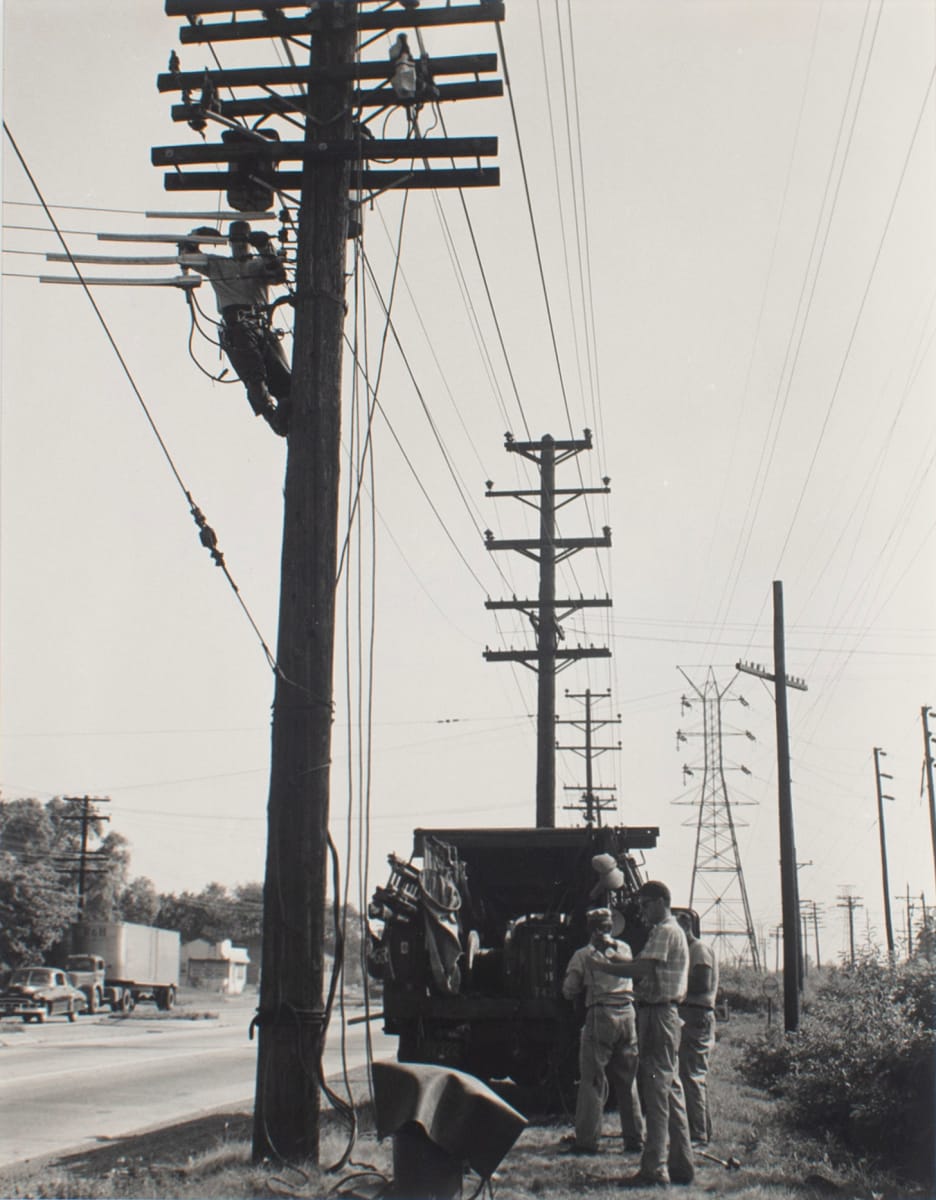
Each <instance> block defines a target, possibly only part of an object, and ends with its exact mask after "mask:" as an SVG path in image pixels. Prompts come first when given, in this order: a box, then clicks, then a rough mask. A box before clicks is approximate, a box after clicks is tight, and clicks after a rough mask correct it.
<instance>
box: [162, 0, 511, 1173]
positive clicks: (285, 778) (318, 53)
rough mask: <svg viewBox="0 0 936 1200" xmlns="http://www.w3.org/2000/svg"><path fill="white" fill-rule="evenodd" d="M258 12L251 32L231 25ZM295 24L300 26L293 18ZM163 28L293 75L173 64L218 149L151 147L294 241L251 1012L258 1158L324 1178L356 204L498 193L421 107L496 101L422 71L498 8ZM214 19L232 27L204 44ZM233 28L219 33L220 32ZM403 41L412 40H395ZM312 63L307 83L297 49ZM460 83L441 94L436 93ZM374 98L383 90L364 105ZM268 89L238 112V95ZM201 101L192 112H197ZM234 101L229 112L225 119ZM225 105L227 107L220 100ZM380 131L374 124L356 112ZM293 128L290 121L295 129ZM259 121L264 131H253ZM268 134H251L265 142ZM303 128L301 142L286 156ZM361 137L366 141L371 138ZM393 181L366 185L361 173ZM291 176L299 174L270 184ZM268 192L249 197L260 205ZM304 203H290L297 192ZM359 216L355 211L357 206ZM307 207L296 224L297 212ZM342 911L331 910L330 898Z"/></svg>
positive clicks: (356, 9) (240, 4) (190, 1)
mask: <svg viewBox="0 0 936 1200" xmlns="http://www.w3.org/2000/svg"><path fill="white" fill-rule="evenodd" d="M256 10H259V11H260V13H261V15H262V19H261V20H250V19H246V20H240V19H238V18H239V16H240V15H241V14H243V13H245V12H250V11H256ZM288 10H303V11H302V12H301V14H300V15H299V16H297V17H290V16H287V15H286V14H287V11H288ZM166 12H167V14H168V15H170V16H181V17H185V18H187V19H188V22H189V23H188V25H187V26H185V27H183V28H182V29H181V31H180V41H181V43H182V44H183V45H192V44H202V43H211V42H216V41H249V40H259V41H265V40H267V39H269V38H271V37H272V38H276V39H281V40H282V44H283V45H284V46H285V47H286V52H287V56H288V57H289V59H290V65H289V66H286V67H283V66H266V67H260V68H237V69H234V70H217V71H205V70H204V69H201V70H198V71H190V72H184V71H181V70H180V69H179V64H178V61H177V56H175V55H174V56H173V60H174V61H173V62H171V64H170V70H169V72H168V73H167V74H164V75H160V76H159V78H158V80H157V85H158V87H159V90H160V91H163V92H181V94H182V103H181V104H180V105H176V106H174V108H173V111H172V115H173V118H174V119H175V120H177V121H186V122H189V123H190V124H191V125H192V127H193V128H194V129H196V130H198V131H200V132H203V131H204V130H205V129H206V128H207V127H209V125H210V126H212V127H213V126H214V125H221V126H222V127H223V129H224V131H225V134H227V135H228V136H227V137H225V136H224V135H222V140H221V142H220V143H218V142H215V143H211V142H208V141H204V140H203V141H202V142H201V143H196V144H188V145H185V146H169V147H156V148H154V149H153V151H152V161H153V163H154V164H155V165H156V166H167V167H170V168H171V169H170V172H169V173H168V174H167V175H166V177H165V186H166V189H167V191H172V192H182V191H208V192H216V191H217V190H218V189H222V190H224V189H227V196H228V202H229V203H230V204H231V205H232V207H234V208H237V209H240V210H244V209H245V203H246V202H245V201H244V200H242V199H240V198H239V196H238V194H237V189H238V188H241V189H243V185H244V182H245V180H246V181H247V182H248V183H249V184H250V185H251V189H252V190H251V199H252V201H253V198H254V197H255V196H256V195H257V194H258V192H259V194H260V195H261V196H262V195H263V192H264V189H266V190H267V191H268V194H269V198H268V199H266V200H264V201H263V203H261V204H259V205H257V204H255V203H252V204H251V207H260V208H264V207H265V208H267V209H269V208H271V207H272V206H273V198H274V195H275V196H276V197H277V198H278V199H279V201H280V203H281V204H282V205H283V212H284V214H285V216H284V218H283V220H284V229H283V231H282V235H281V240H282V241H283V242H284V243H285V242H286V241H287V240H288V238H289V237H291V236H292V233H291V231H292V229H293V228H294V226H295V225H296V224H297V225H298V241H297V245H296V279H295V291H294V294H293V296H292V303H293V306H294V311H295V320H294V330H293V363H292V386H291V395H290V399H291V409H292V411H291V418H290V430H289V438H288V443H287V461H286V479H285V487H284V518H283V544H282V557H281V583H280V609H279V636H278V643H277V659H276V664H275V667H276V683H275V694H274V703H273V729H272V754H271V768H270V790H269V803H268V829H267V860H266V878H265V883H264V916H263V958H262V978H261V991H260V1004H259V1009H258V1012H257V1014H256V1017H255V1018H254V1022H253V1025H255V1026H256V1027H257V1030H258V1054H257V1076H256V1099H255V1105H254V1130H253V1156H254V1159H255V1160H260V1159H264V1158H275V1159H277V1160H278V1161H286V1162H297V1161H302V1160H305V1159H312V1160H314V1161H317V1160H318V1155H319V1115H320V1073H321V1055H322V1050H323V1043H324V1037H325V1031H326V1025H327V1020H328V1012H327V1009H326V1005H325V1001H324V979H323V975H324V934H325V928H324V922H325V893H326V860H327V855H328V853H329V833H328V810H329V791H330V762H331V726H332V720H333V705H332V697H333V681H332V667H333V656H334V632H335V577H336V570H337V521H338V475H339V449H340V418H341V368H342V342H343V329H344V317H345V258H346V247H347V239H348V235H349V232H352V231H353V232H354V233H355V235H357V234H359V233H360V228H359V227H358V228H355V229H353V230H352V228H351V222H350V209H351V206H352V204H353V203H354V202H355V201H356V199H357V198H358V197H360V196H361V195H362V194H363V193H365V192H366V193H369V194H368V195H366V196H365V197H364V199H365V201H371V200H374V199H376V197H377V196H378V195H379V194H380V193H381V192H383V191H385V190H387V189H389V188H436V187H446V186H450V187H477V186H492V185H496V184H497V183H498V182H499V175H498V172H497V170H496V168H489V167H482V166H481V162H480V159H481V158H482V157H485V156H490V155H492V154H495V153H496V151H497V139H496V138H445V137H433V138H427V137H422V136H418V134H419V130H418V124H417V117H418V112H419V108H420V106H421V105H423V104H425V103H429V102H432V103H442V102H445V101H449V100H455V99H463V98H470V97H473V96H481V95H499V94H501V92H502V84H501V83H500V82H499V81H498V82H497V83H495V84H491V83H487V84H483V83H482V82H481V81H480V79H479V75H480V74H483V73H490V72H493V71H494V70H496V66H497V59H496V55H471V56H459V57H450V58H437V59H430V58H429V56H428V54H426V53H424V50H423V47H422V39H421V36H420V29H421V28H422V27H430V26H440V25H445V24H460V23H470V22H478V21H500V20H503V18H504V7H503V4H502V3H488V2H485V3H482V4H465V5H456V6H455V7H451V6H449V7H446V8H444V9H440V8H432V9H425V10H423V9H419V8H418V7H417V6H413V5H409V4H407V5H405V6H401V8H400V9H399V10H397V9H391V8H390V7H389V6H386V5H380V6H377V5H375V4H372V3H370V2H369V0H368V2H364V0H353V2H352V0H320V2H319V3H316V4H312V5H310V4H309V2H308V0H276V3H275V4H273V3H267V2H266V0H262V2H261V0H166ZM205 14H222V15H224V19H223V20H222V21H220V22H217V23H209V24H205V22H204V21H203V20H202V19H200V18H201V17H203V16H204V15H205ZM227 14H230V17H227V16H226V15H227ZM411 27H412V28H415V29H416V31H417V37H418V38H419V41H420V47H421V52H420V55H419V61H418V62H417V63H414V62H412V61H409V64H408V65H409V67H410V68H411V69H410V70H409V71H408V79H407V88H406V89H405V93H406V94H405V95H404V89H403V88H402V86H399V85H400V84H401V82H402V81H401V80H398V79H397V78H396V64H395V63H394V61H393V60H391V59H390V58H388V57H387V56H384V57H383V58H381V59H379V60H378V59H370V60H368V59H366V58H365V57H364V56H363V55H362V54H360V53H359V46H358V34H359V33H364V34H365V35H366V36H365V38H364V39H362V46H361V47H360V49H363V48H364V47H366V46H368V45H370V44H371V43H372V42H373V41H374V40H375V38H377V37H380V35H382V34H387V33H390V32H391V31H395V30H398V29H403V28H411ZM404 40H405V39H404ZM294 45H299V46H305V45H308V46H309V59H308V64H307V65H297V64H296V63H295V62H294V60H293V53H292V48H291V47H292V46H294ZM460 74H461V75H466V76H467V77H468V78H467V79H466V80H465V81H462V82H458V83H453V84H446V83H436V82H435V80H436V77H443V76H451V75H460ZM367 81H376V83H377V86H375V87H370V88H368V87H366V86H362V84H366V82H367ZM241 88H247V89H259V91H260V94H259V95H258V94H257V91H256V90H255V91H254V92H253V93H252V94H248V95H247V96H243V95H242V94H235V93H236V91H237V89H241ZM199 94H200V96H201V99H200V100H198V101H197V102H193V96H197V95H199ZM228 96H231V99H227V97H228ZM222 97H224V98H223V99H222ZM397 106H399V107H401V108H402V109H403V110H404V111H405V113H406V124H407V133H408V135H409V136H407V137H405V138H397V139H385V138H373V137H371V136H370V130H369V129H368V128H367V121H368V120H369V119H372V118H373V116H374V115H376V114H377V113H383V112H385V111H386V110H388V109H391V108H394V107H397ZM367 111H369V112H370V113H371V116H370V117H368V116H367V115H366V112H367ZM292 113H296V114H298V117H299V119H298V120H297V118H295V117H293V116H291V115H290V114H292ZM249 117H257V118H258V120H257V126H256V127H248V126H247V124H246V120H247V118H249ZM261 122H262V123H263V128H262V130H260V129H259V126H260V124H261ZM277 123H279V125H280V127H281V128H284V129H285V131H286V133H287V136H288V134H289V132H290V131H291V130H294V129H295V127H296V125H297V124H299V125H300V127H301V128H302V130H303V136H302V137H301V138H300V139H297V140H292V141H289V140H281V139H280V137H279V130H278V129H277V128H276V125H277ZM365 135H366V136H365ZM453 157H466V158H469V159H470V160H472V165H471V166H470V167H467V168H452V169H447V168H446V169H440V170H436V169H434V168H431V166H430V160H432V159H437V158H444V159H452V158H453ZM398 160H402V161H401V165H399V166H394V167H392V168H389V169H377V170H374V169H372V168H371V166H370V165H369V163H370V162H373V161H378V162H387V161H393V162H396V161H398ZM290 161H291V162H298V163H300V164H301V169H300V170H298V171H286V170H281V169H280V166H281V164H282V163H283V162H290ZM192 164H209V165H213V166H216V165H217V164H224V165H225V166H226V168H227V170H226V171H218V170H213V169H212V170H208V171H203V172H199V171H184V170H182V169H181V168H182V167H184V166H188V165H192ZM258 184H259V185H260V186H259V189H258V187H257V186H256V185H258ZM296 191H298V193H299V197H298V201H297V200H296V199H294V197H293V196H291V195H290V194H289V193H290V192H296ZM352 197H354V198H355V199H354V200H352ZM290 206H292V208H293V209H295V208H296V207H298V213H297V221H294V220H293V213H292V212H290V211H289V210H290ZM335 900H336V903H337V902H338V897H336V898H335Z"/></svg>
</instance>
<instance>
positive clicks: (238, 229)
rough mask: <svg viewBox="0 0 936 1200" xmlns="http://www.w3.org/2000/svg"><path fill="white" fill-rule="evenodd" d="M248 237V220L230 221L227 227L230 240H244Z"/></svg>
mask: <svg viewBox="0 0 936 1200" xmlns="http://www.w3.org/2000/svg"><path fill="white" fill-rule="evenodd" d="M248 237H250V222H249V221H232V222H231V226H230V228H229V229H228V238H229V239H230V240H231V241H232V242H235V241H240V242H246V241H247V239H248Z"/></svg>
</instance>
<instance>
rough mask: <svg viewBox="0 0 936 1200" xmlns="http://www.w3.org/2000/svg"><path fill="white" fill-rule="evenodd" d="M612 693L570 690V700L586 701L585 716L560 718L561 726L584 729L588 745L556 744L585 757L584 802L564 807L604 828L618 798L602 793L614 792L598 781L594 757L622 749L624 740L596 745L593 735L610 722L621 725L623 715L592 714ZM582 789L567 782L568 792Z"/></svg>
mask: <svg viewBox="0 0 936 1200" xmlns="http://www.w3.org/2000/svg"><path fill="white" fill-rule="evenodd" d="M610 696H611V693H610V692H599V693H598V694H597V696H596V694H595V693H594V692H593V691H592V690H591V688H586V689H585V691H584V692H583V693H575V692H570V691H566V698H567V699H569V700H584V702H585V719H584V720H575V719H572V718H568V717H567V718H564V719H563V720H559V719H557V720H556V724H557V725H572V726H573V727H574V728H575V729H580V730H581V731H582V732H583V733H584V735H585V745H584V746H560V745H559V743H558V742H557V743H556V749H557V750H571V751H572V752H573V753H575V754H580V755H581V756H582V757H583V758H584V759H585V790H584V791H583V792H582V802H581V803H580V804H566V805H564V806H563V807H564V808H565V809H566V810H567V811H569V812H580V813H584V814H585V824H586V825H594V826H596V827H600V825H601V814H602V813H603V812H607V811H608V810H609V809H612V808H614V806H615V803H616V801H615V799H614V797H613V796H599V795H598V793H599V792H613V791H614V788H613V787H600V786H599V785H597V784H596V783H595V780H594V771H593V769H592V765H593V763H594V760H595V759H596V758H598V757H599V756H600V755H602V754H605V753H606V752H607V751H608V750H620V748H621V743H620V742H618V743H617V744H616V745H614V746H600V745H596V744H595V741H594V738H593V736H592V735H593V734H594V733H595V731H596V730H598V729H604V727H605V726H606V725H620V723H621V714H620V713H618V715H617V716H616V717H603V718H596V717H594V716H593V715H592V701H593V700H595V699H598V700H607V699H609V698H610ZM581 790H582V789H581V788H578V787H575V786H574V785H573V784H567V785H566V787H565V791H567V792H578V791H581Z"/></svg>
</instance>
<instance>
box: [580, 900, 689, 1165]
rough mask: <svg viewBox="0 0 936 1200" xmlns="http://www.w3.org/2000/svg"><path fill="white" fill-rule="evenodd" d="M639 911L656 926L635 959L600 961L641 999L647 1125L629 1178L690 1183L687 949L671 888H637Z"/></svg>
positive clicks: (639, 1041) (639, 1039) (640, 1035)
mask: <svg viewBox="0 0 936 1200" xmlns="http://www.w3.org/2000/svg"><path fill="white" fill-rule="evenodd" d="M637 900H638V903H639V905H640V915H641V918H642V920H643V922H644V924H645V925H648V926H649V927H650V936H649V938H648V939H647V943H646V945H645V946H644V948H643V949H642V950H641V951H640V953H639V954H638V955H637V957H636V958H635V959H634V960H633V961H632V962H609V961H607V960H604V961H602V962H601V963H600V964H596V966H597V969H598V970H601V971H607V972H609V973H610V974H612V975H617V976H620V977H623V978H631V979H633V980H634V991H635V995H636V997H637V1044H638V1048H639V1053H640V1065H639V1068H638V1078H639V1081H640V1094H641V1098H642V1100H643V1108H644V1117H645V1119H646V1123H647V1134H646V1141H645V1143H644V1149H643V1154H642V1155H641V1159H640V1170H639V1171H638V1172H637V1174H636V1175H632V1176H631V1177H630V1178H629V1179H626V1180H625V1181H624V1182H625V1183H626V1184H628V1185H630V1186H633V1187H640V1186H646V1185H648V1184H659V1183H683V1184H688V1183H692V1181H693V1179H694V1178H695V1168H694V1167H693V1163H692V1146H691V1144H690V1140H689V1123H688V1121H687V1119H686V1104H685V1098H684V1096H683V1089H682V1084H681V1083H680V1079H679V1038H680V1030H681V1028H682V1022H681V1021H680V1018H679V1011H678V1007H677V1006H678V1005H679V1004H680V1003H681V1002H682V1001H683V999H684V998H685V995H686V984H687V981H688V977H689V947H688V945H687V944H686V935H685V934H684V933H683V931H682V930H681V929H680V927H679V925H678V924H677V923H676V920H675V918H674V917H673V915H672V913H671V912H670V904H671V897H670V890H669V888H668V887H667V886H666V884H665V883H660V882H659V881H657V880H650V881H649V882H647V883H645V884H644V885H643V886H642V887H641V889H640V891H639V892H638V893H637Z"/></svg>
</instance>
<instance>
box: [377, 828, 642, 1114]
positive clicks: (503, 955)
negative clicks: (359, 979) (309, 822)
mask: <svg viewBox="0 0 936 1200" xmlns="http://www.w3.org/2000/svg"><path fill="white" fill-rule="evenodd" d="M658 834H659V831H658V829H657V828H655V827H641V828H636V827H623V826H618V827H604V828H592V827H587V826H586V827H579V828H564V829H554V828H533V829H529V828H523V829H517V828H515V829H491V828H487V829H417V830H416V831H415V832H414V843H413V854H412V856H411V858H410V859H409V860H408V861H404V860H403V859H401V858H398V857H396V856H395V855H391V856H390V868H391V872H390V879H389V882H388V883H387V885H386V887H380V888H377V890H376V892H375V893H374V897H373V899H372V901H371V903H370V905H369V907H368V917H369V920H370V922H371V925H370V937H369V946H368V970H369V973H370V974H371V976H372V977H374V978H377V979H379V980H380V982H381V984H382V991H383V1018H384V1029H385V1031H386V1032H387V1033H390V1034H396V1035H397V1036H398V1038H399V1043H398V1047H397V1058H398V1059H399V1061H401V1062H424V1063H435V1064H438V1065H445V1066H450V1067H454V1068H456V1069H460V1070H465V1071H469V1072H471V1073H472V1074H474V1075H477V1076H478V1077H479V1078H481V1079H483V1080H493V1079H506V1078H509V1079H512V1080H514V1081H515V1082H516V1083H518V1084H521V1085H524V1086H526V1087H529V1088H532V1089H535V1091H536V1092H537V1093H539V1094H542V1095H543V1097H544V1099H547V1101H549V1102H551V1103H555V1102H556V1100H557V1099H562V1098H563V1097H565V1098H566V1100H567V1099H568V1098H569V1096H570V1095H571V1088H572V1085H573V1083H574V1080H575V1075H576V1070H577V1066H578V1061H577V1045H578V1036H579V1030H580V1028H581V1021H582V1018H581V1014H580V1013H578V1012H576V1010H575V1007H574V1005H573V1004H571V1003H569V1002H568V1001H567V1000H565V999H563V996H562V980H563V977H564V974H565V969H566V966H567V965H568V961H569V959H570V957H571V956H572V953H573V952H574V950H576V949H577V948H578V947H579V946H582V945H584V944H585V942H586V941H587V940H588V931H587V927H586V913H587V911H588V909H589V908H593V907H596V906H607V907H609V908H610V909H611V910H612V913H613V916H614V932H615V936H616V937H619V938H621V939H622V940H624V941H627V942H628V943H629V944H630V946H631V949H632V950H633V952H634V953H635V954H636V953H637V952H639V950H640V949H641V948H642V947H643V945H644V943H645V942H646V939H647V937H648V934H649V931H648V930H647V928H646V927H645V926H644V925H643V924H642V922H641V919H640V915H639V908H638V905H637V903H636V895H637V891H638V890H639V888H640V885H641V883H642V882H643V876H642V874H641V865H642V858H640V859H638V857H635V855H636V854H638V852H640V851H643V850H647V849H652V848H653V847H655V846H656V843H657V838H658ZM596 860H597V861H596Z"/></svg>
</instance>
